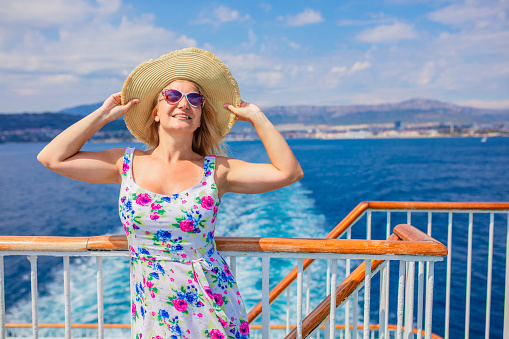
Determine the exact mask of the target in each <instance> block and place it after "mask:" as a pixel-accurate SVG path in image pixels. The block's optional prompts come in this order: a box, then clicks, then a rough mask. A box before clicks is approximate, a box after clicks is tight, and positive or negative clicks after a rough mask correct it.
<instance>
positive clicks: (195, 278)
mask: <svg viewBox="0 0 509 339" xmlns="http://www.w3.org/2000/svg"><path fill="white" fill-rule="evenodd" d="M193 276H194V281H196V282H198V274H196V272H193ZM209 290H210V288H209Z"/></svg>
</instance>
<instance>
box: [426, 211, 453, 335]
mask: <svg viewBox="0 0 509 339" xmlns="http://www.w3.org/2000/svg"><path fill="white" fill-rule="evenodd" d="M451 260H452V212H449V222H448V225H447V281H446V287H445V334H444V339H449V324H450V318H451ZM429 265H430V264H429V262H427V263H426V269H427V271H429ZM427 288H428V287H427V286H426V289H427Z"/></svg>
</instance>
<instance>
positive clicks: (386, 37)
mask: <svg viewBox="0 0 509 339" xmlns="http://www.w3.org/2000/svg"><path fill="white" fill-rule="evenodd" d="M356 38H357V40H359V41H363V42H371V43H395V42H398V41H402V40H414V39H417V38H418V34H417V33H416V32H415V30H414V28H413V26H411V25H407V24H405V23H401V22H395V23H394V24H392V25H380V26H377V27H375V28H370V29H366V30H364V31H363V32H361V33H359V34H358V35H357V36H356Z"/></svg>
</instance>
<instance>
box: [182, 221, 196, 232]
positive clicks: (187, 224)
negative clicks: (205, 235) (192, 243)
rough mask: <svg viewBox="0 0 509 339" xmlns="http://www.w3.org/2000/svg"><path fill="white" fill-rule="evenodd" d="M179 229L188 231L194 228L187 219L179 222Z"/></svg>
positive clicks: (191, 222)
mask: <svg viewBox="0 0 509 339" xmlns="http://www.w3.org/2000/svg"><path fill="white" fill-rule="evenodd" d="M180 229H181V230H182V231H184V232H190V231H192V230H193V229H194V227H193V221H192V220H189V219H185V220H182V221H181V222H180Z"/></svg>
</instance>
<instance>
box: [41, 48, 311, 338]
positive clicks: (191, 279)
mask: <svg viewBox="0 0 509 339" xmlns="http://www.w3.org/2000/svg"><path fill="white" fill-rule="evenodd" d="M232 104H233V105H232ZM123 115H124V120H125V122H126V125H127V127H128V128H129V130H130V131H131V133H132V134H133V135H134V136H135V137H136V138H137V139H138V140H140V141H142V142H143V143H145V144H147V145H148V150H146V151H142V150H134V149H132V148H127V149H126V150H124V149H110V150H106V151H100V152H85V151H81V150H80V149H81V147H82V146H83V145H84V143H85V142H86V141H87V140H88V139H89V138H90V137H91V136H92V135H93V134H94V133H96V132H97V131H98V130H99V129H100V128H101V127H102V126H104V125H105V124H106V123H108V122H110V121H113V120H115V119H117V118H119V117H121V116H123ZM235 120H241V121H247V122H249V123H251V124H252V125H253V127H254V128H255V130H256V131H257V133H258V135H259V136H260V139H261V140H262V142H263V144H264V146H265V148H266V150H267V153H268V155H269V158H270V161H271V163H270V164H253V163H247V162H244V161H241V160H237V159H233V158H228V157H224V156H217V157H216V156H215V155H214V154H215V153H221V152H222V146H221V145H222V144H221V140H222V138H223V137H224V135H226V133H228V132H229V130H230V129H231V127H232V124H233V123H234V122H235ZM38 160H39V161H40V162H41V163H42V164H43V165H44V166H46V167H47V168H49V169H51V170H53V171H55V172H57V173H59V174H62V175H65V176H67V177H70V178H72V179H76V180H80V181H86V182H91V183H106V182H117V183H119V184H121V190H120V198H119V210H120V218H121V220H122V224H123V225H124V228H125V231H126V234H127V238H128V242H129V248H130V251H131V254H132V257H131V284H132V289H131V290H132V295H131V300H132V337H133V338H136V339H145V338H158V339H159V338H214V339H219V338H247V337H249V328H248V323H247V316H246V310H245V307H244V303H243V301H242V299H241V297H240V293H239V291H238V288H237V285H236V283H235V280H234V278H233V276H232V275H231V273H230V271H229V269H228V266H227V265H226V263H225V261H224V260H223V258H222V257H221V256H220V255H219V253H218V252H217V250H216V247H215V243H214V229H215V220H216V215H217V211H218V208H219V205H220V201H221V200H220V199H221V197H222V196H223V194H225V193H227V192H234V193H262V192H267V191H271V190H274V189H277V188H280V187H283V186H286V185H289V184H291V183H293V182H295V181H297V180H299V179H300V178H302V176H303V172H302V169H301V167H300V165H299V163H298V161H297V160H296V158H295V156H294V155H293V153H292V151H291V150H290V148H289V146H288V144H287V143H286V142H285V140H284V139H283V138H282V136H281V135H280V134H279V133H278V131H277V130H276V129H275V128H274V126H273V125H272V124H271V123H270V122H269V120H268V119H267V118H266V117H265V116H264V114H263V113H262V112H261V111H260V109H259V108H258V107H256V106H255V105H253V104H250V103H246V102H243V101H241V100H240V95H239V90H238V86H237V83H236V81H235V79H234V78H233V77H232V76H231V74H230V72H229V70H228V68H227V67H226V66H225V65H224V64H223V63H222V62H221V61H219V59H217V58H216V57H215V56H214V55H213V54H211V53H209V52H206V51H203V50H200V49H196V48H189V49H184V50H180V51H175V52H172V53H170V54H167V55H165V56H162V57H161V58H159V59H157V60H149V61H147V62H145V63H142V64H141V65H139V66H138V67H137V68H136V69H135V70H134V71H133V72H132V73H131V75H130V76H129V77H128V78H127V80H126V82H125V84H124V87H123V90H122V93H116V94H113V95H111V96H110V97H109V98H108V99H107V100H106V101H105V102H104V103H103V105H102V106H101V107H100V108H99V109H98V110H96V111H95V112H93V113H91V114H90V115H88V116H87V117H85V118H83V119H82V120H80V121H79V122H77V123H76V124H74V125H72V126H71V127H69V128H68V129H66V130H65V131H63V132H62V133H61V134H60V135H58V136H57V137H56V138H55V139H54V140H53V141H51V142H50V143H49V144H48V145H47V146H46V147H45V148H44V149H43V150H42V151H41V152H40V154H39V155H38Z"/></svg>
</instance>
